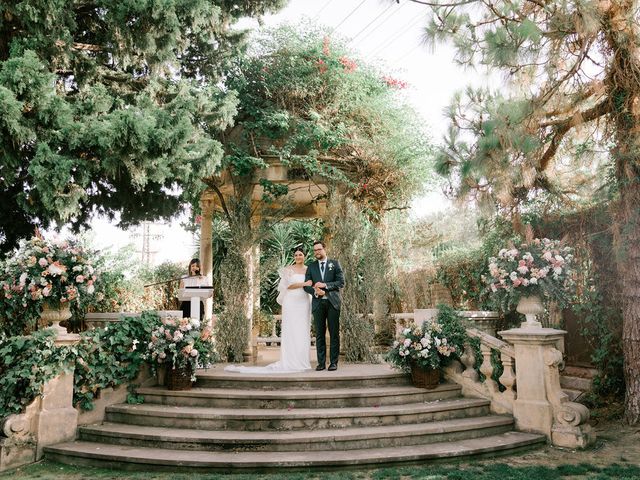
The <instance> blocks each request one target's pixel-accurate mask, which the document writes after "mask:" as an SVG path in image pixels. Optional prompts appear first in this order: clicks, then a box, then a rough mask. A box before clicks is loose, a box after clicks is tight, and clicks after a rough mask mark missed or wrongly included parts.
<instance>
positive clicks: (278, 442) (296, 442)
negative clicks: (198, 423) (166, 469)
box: [79, 415, 513, 452]
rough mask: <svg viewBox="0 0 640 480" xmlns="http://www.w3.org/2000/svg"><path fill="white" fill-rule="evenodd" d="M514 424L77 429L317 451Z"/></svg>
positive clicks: (136, 439) (492, 419) (207, 444)
mask: <svg viewBox="0 0 640 480" xmlns="http://www.w3.org/2000/svg"><path fill="white" fill-rule="evenodd" d="M512 429H513V417H510V416H500V415H487V416H482V417H471V418H462V419H453V420H443V421H436V422H430V423H418V424H411V425H383V426H377V427H352V428H343V429H320V430H304V431H284V432H283V431H269V432H253V431H233V430H218V431H215V430H192V429H172V428H162V427H142V426H139V425H125V424H111V423H105V424H103V425H93V426H87V427H82V428H80V432H79V433H80V436H79V439H80V440H83V441H91V442H101V443H110V444H116V445H129V446H134V447H149V448H153V447H160V448H166V449H173V450H207V451H229V450H236V451H252V452H258V451H272V452H284V451H293V452H295V451H316V450H354V449H365V448H382V447H400V446H404V445H420V444H427V443H436V442H445V441H456V440H464V439H468V438H478V437H483V436H489V435H497V434H500V433H504V432H507V431H510V430H512Z"/></svg>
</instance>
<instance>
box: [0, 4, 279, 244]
mask: <svg viewBox="0 0 640 480" xmlns="http://www.w3.org/2000/svg"><path fill="white" fill-rule="evenodd" d="M284 3H286V0H242V1H234V2H231V1H227V0H218V1H212V0H163V1H159V0H121V1H108V0H50V1H46V2H43V1H40V0H19V1H16V0H0V204H1V205H2V214H1V215H0V250H5V251H6V250H9V249H10V248H12V247H13V246H14V245H15V244H16V242H17V240H18V239H19V238H21V237H25V236H28V235H29V234H31V233H32V232H33V227H34V226H41V227H48V226H50V225H51V223H52V222H54V221H55V222H57V223H58V224H63V223H69V224H71V225H73V226H74V227H76V228H78V227H80V226H83V225H86V224H87V222H88V220H89V218H90V216H91V215H92V214H93V213H100V214H105V215H108V216H110V217H114V216H116V215H118V216H119V217H120V221H121V223H122V225H124V226H126V225H128V224H131V223H135V222H137V221H140V220H143V219H149V220H151V219H155V218H159V217H169V216H171V215H173V214H175V213H177V212H178V211H179V210H180V209H181V207H182V205H184V203H185V202H186V201H188V200H189V199H194V198H197V194H198V192H199V191H200V190H201V188H202V187H204V185H203V184H201V182H200V179H201V178H203V177H206V176H209V175H210V174H211V173H212V172H213V171H214V169H215V167H216V166H217V165H218V163H219V161H220V158H221V156H222V148H221V146H220V144H219V142H217V141H216V140H215V139H214V137H215V135H216V133H217V132H218V131H219V130H220V129H224V128H225V127H227V126H228V125H229V124H230V123H231V121H232V117H233V115H234V113H235V107H236V103H237V100H236V98H235V95H234V93H233V92H227V91H225V90H223V89H222V88H220V87H219V80H220V75H221V72H222V71H223V70H224V69H225V68H226V66H227V65H228V63H229V62H230V61H231V60H232V59H233V58H234V57H235V56H236V55H237V54H238V51H239V50H240V49H241V48H242V47H243V39H244V34H243V32H241V31H239V30H232V29H231V28H230V26H231V25H232V24H233V23H234V22H235V21H237V20H238V19H239V18H241V17H245V16H258V15H262V14H264V13H266V12H268V11H274V10H276V9H277V8H280V7H281V6H282V5H283V4H284Z"/></svg>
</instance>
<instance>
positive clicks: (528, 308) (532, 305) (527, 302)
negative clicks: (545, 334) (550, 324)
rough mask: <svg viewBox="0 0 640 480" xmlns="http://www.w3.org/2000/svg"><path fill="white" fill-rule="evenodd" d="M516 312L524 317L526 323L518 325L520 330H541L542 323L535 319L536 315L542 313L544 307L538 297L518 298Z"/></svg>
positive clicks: (540, 298)
mask: <svg viewBox="0 0 640 480" xmlns="http://www.w3.org/2000/svg"><path fill="white" fill-rule="evenodd" d="M516 311H517V312H518V313H522V314H523V315H524V316H525V317H526V321H524V322H522V323H521V324H520V327H521V328H542V323H540V322H539V321H538V320H537V318H536V315H540V314H542V313H544V305H543V303H542V297H541V296H540V295H529V296H527V297H520V300H519V301H518V306H517V307H516Z"/></svg>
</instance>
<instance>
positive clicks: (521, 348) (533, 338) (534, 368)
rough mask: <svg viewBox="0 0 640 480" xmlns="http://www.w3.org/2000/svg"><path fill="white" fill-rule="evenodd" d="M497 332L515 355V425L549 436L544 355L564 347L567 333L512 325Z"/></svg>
mask: <svg viewBox="0 0 640 480" xmlns="http://www.w3.org/2000/svg"><path fill="white" fill-rule="evenodd" d="M498 333H499V334H500V336H501V337H502V338H503V339H504V340H505V341H506V342H509V343H510V344H512V345H513V347H514V351H515V356H516V359H515V360H516V362H515V363H516V384H517V386H518V387H517V388H518V393H517V398H516V401H515V403H514V407H513V416H514V418H515V421H516V428H518V429H519V430H523V431H527V432H536V433H543V434H545V435H546V436H547V437H548V438H549V439H551V427H552V425H553V419H554V409H553V404H552V402H551V399H550V396H551V395H550V393H551V392H550V391H549V382H548V381H547V377H548V375H549V372H548V367H547V358H548V356H549V352H550V351H559V352H561V351H562V350H564V347H563V345H564V335H565V334H566V333H567V332H565V331H564V330H555V329H553V328H514V329H511V330H505V331H502V332H498ZM556 368H557V367H556ZM559 386H560V385H559V381H558V387H559Z"/></svg>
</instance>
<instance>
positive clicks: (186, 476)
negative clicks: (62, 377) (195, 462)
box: [0, 461, 640, 480]
mask: <svg viewBox="0 0 640 480" xmlns="http://www.w3.org/2000/svg"><path fill="white" fill-rule="evenodd" d="M86 478H91V479H92V480H93V479H95V480H104V479H113V480H116V479H124V478H126V479H130V480H247V479H257V480H397V479H399V480H493V479H496V480H556V479H558V480H640V465H630V464H626V465H620V464H612V465H608V466H604V467H602V466H595V465H591V464H587V463H581V464H576V465H559V466H541V465H535V466H519V467H512V466H509V465H506V464H504V463H487V464H482V463H478V464H475V465H473V466H469V465H459V466H456V465H442V466H434V465H427V466H413V467H410V466H408V467H397V468H382V469H375V470H363V471H354V470H348V471H334V472H291V473H264V474H249V473H245V474H223V473H204V472H203V473H171V472H124V471H121V470H108V469H103V468H93V467H75V466H69V465H62V464H58V463H54V462H47V461H44V462H40V463H37V464H34V465H29V466H27V467H24V468H20V469H18V470H13V471H11V472H5V473H3V474H0V479H6V480H9V479H11V480H22V479H25V480H26V479H39V480H54V479H55V480H83V479H86Z"/></svg>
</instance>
